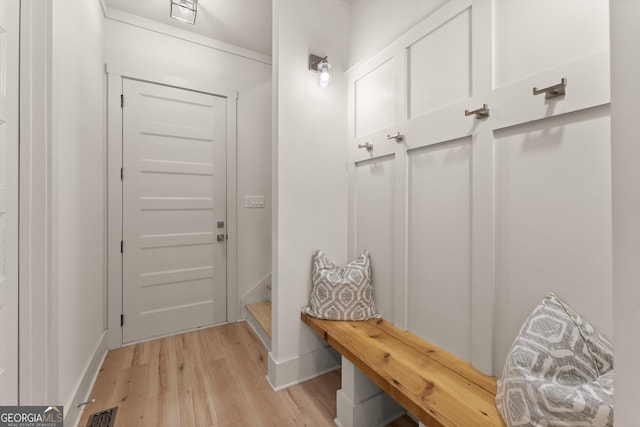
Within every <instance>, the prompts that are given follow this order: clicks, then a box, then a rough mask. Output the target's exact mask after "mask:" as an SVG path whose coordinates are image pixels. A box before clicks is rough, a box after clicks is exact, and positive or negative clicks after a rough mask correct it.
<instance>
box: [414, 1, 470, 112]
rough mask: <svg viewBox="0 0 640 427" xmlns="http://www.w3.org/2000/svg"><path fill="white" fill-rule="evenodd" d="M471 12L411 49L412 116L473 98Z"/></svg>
mask: <svg viewBox="0 0 640 427" xmlns="http://www.w3.org/2000/svg"><path fill="white" fill-rule="evenodd" d="M470 34H471V10H470V9H466V10H464V11H463V12H461V13H460V14H458V15H457V16H455V17H454V18H452V19H451V20H449V21H448V22H446V23H444V24H443V25H441V26H440V27H439V28H437V29H435V30H434V31H432V32H431V33H429V34H428V35H426V36H425V37H424V38H422V39H421V40H418V41H417V42H416V43H414V44H412V45H411V46H409V48H408V58H409V59H408V60H409V67H408V68H409V85H408V90H409V95H408V96H409V105H410V116H411V117H415V116H417V115H420V114H423V113H426V112H429V111H431V110H434V109H437V108H439V107H443V106H446V105H450V104H455V103H456V102H459V101H462V100H465V99H467V98H469V97H470V96H471V35H470Z"/></svg>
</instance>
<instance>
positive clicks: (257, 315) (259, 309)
mask: <svg viewBox="0 0 640 427" xmlns="http://www.w3.org/2000/svg"><path fill="white" fill-rule="evenodd" d="M247 311H248V312H249V313H251V315H252V316H253V318H254V319H256V321H257V322H258V324H259V325H260V326H261V327H262V329H264V331H265V332H266V334H267V335H268V336H269V338H271V301H260V302H256V303H254V304H248V305H247Z"/></svg>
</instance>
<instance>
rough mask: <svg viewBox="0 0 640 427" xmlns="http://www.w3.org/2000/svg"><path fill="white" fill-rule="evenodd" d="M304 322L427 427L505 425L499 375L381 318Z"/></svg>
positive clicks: (306, 318)
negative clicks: (498, 400)
mask: <svg viewBox="0 0 640 427" xmlns="http://www.w3.org/2000/svg"><path fill="white" fill-rule="evenodd" d="M302 321H303V322H304V323H306V324H307V325H308V326H309V327H310V328H311V329H312V330H313V331H314V332H315V333H317V334H318V335H319V336H320V337H322V338H324V340H325V341H326V342H327V343H329V345H331V346H332V347H333V348H334V349H335V350H336V351H338V352H339V353H340V354H342V356H343V357H345V358H346V359H347V360H349V361H350V362H351V363H352V364H353V365H354V366H355V367H357V368H358V369H360V371H362V372H363V373H364V374H365V375H366V376H367V377H369V378H370V379H371V380H372V381H373V382H374V383H375V384H376V385H377V386H378V387H380V388H381V389H382V390H383V391H384V392H386V393H387V394H388V395H389V396H391V397H392V398H393V399H394V400H395V401H396V402H397V403H398V404H400V405H401V406H402V407H404V408H405V409H406V410H407V411H408V412H410V413H411V414H413V415H414V416H415V417H417V418H418V419H419V420H420V422H421V423H423V424H424V425H425V426H428V427H433V426H458V427H482V426H504V423H503V421H502V418H501V417H500V415H499V413H498V410H497V408H496V404H495V396H496V381H497V380H496V378H495V377H491V376H488V375H485V374H483V373H482V372H480V371H478V370H477V369H474V368H473V367H472V366H471V365H470V364H469V363H467V362H465V361H464V360H462V359H460V358H458V357H456V356H454V355H452V354H450V353H448V352H446V351H444V350H443V349H441V348H440V347H437V346H435V345H433V344H431V343H429V342H427V341H425V340H423V339H422V338H419V337H417V336H416V335H414V334H412V333H410V332H407V331H404V330H401V329H399V328H397V327H395V326H394V325H393V323H391V322H388V321H386V320H383V319H372V320H368V321H363V322H349V321H331V320H321V319H317V318H314V317H311V316H309V315H307V314H304V313H302Z"/></svg>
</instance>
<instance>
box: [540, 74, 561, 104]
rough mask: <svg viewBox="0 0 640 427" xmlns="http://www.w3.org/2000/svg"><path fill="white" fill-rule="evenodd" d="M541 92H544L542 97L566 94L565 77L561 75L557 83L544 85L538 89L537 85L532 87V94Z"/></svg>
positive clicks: (547, 97)
mask: <svg viewBox="0 0 640 427" xmlns="http://www.w3.org/2000/svg"><path fill="white" fill-rule="evenodd" d="M541 93H544V94H545V96H544V99H551V98H555V97H556V96H562V95H566V93H567V79H566V78H564V77H563V78H562V80H560V83H558V84H557V85H553V86H549V87H545V88H544V89H538V88H537V87H534V88H533V94H534V95H540V94H541Z"/></svg>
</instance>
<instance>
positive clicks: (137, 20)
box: [105, 7, 272, 65]
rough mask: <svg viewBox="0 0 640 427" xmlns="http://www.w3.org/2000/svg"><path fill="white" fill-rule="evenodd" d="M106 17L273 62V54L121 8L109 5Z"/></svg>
mask: <svg viewBox="0 0 640 427" xmlns="http://www.w3.org/2000/svg"><path fill="white" fill-rule="evenodd" d="M105 17H106V19H110V20H112V21H116V22H121V23H123V24H128V25H132V26H134V27H138V28H143V29H145V30H149V31H153V32H155V33H159V34H163V35H165V36H169V37H174V38H177V39H180V40H183V41H186V42H189V43H194V44H198V45H201V46H205V47H208V48H211V49H214V50H219V51H221V52H225V53H229V54H231V55H236V56H240V57H243V58H246V59H250V60H252V61H257V62H262V63H264V64H269V65H271V64H272V59H271V56H269V55H265V54H264V53H260V52H256V51H253V50H249V49H245V48H243V47H239V46H235V45H232V44H229V43H225V42H221V41H219V40H216V39H212V38H211V37H207V36H203V35H200V34H196V33H193V32H191V31H186V30H181V29H180V28H174V27H172V26H170V25H166V24H162V23H160V22H156V21H152V20H150V19H146V18H142V17H140V16H137V15H133V14H131V13H127V12H124V11H122V10H120V9H114V8H111V7H107V9H106V14H105Z"/></svg>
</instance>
